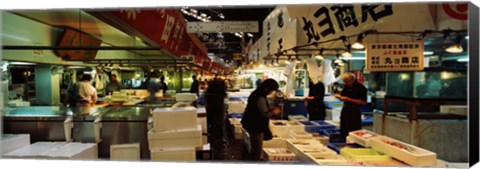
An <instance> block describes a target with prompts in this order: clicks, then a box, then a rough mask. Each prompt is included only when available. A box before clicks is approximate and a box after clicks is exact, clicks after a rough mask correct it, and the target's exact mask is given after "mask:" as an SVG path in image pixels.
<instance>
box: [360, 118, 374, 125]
mask: <svg viewBox="0 0 480 169" xmlns="http://www.w3.org/2000/svg"><path fill="white" fill-rule="evenodd" d="M372 124H373V117H365V118H363V119H362V125H372Z"/></svg>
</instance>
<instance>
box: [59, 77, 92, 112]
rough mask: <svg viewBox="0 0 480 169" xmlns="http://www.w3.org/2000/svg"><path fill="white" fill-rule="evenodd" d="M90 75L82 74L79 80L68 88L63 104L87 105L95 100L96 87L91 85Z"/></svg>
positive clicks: (72, 105) (71, 105) (90, 104)
mask: <svg viewBox="0 0 480 169" xmlns="http://www.w3.org/2000/svg"><path fill="white" fill-rule="evenodd" d="M91 82H92V76H91V75H89V74H84V75H83V76H82V79H81V81H80V82H77V83H74V84H73V85H71V86H70V87H69V88H68V93H67V97H66V98H65V101H64V103H63V105H65V106H70V107H88V106H93V105H95V103H96V102H97V89H95V87H93V86H92V84H91Z"/></svg>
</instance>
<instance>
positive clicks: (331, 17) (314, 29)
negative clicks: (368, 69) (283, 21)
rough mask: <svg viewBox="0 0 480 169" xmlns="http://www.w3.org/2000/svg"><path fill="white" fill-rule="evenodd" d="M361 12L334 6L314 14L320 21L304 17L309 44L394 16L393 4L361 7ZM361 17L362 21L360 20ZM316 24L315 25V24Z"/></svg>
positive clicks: (353, 8) (321, 9)
mask: <svg viewBox="0 0 480 169" xmlns="http://www.w3.org/2000/svg"><path fill="white" fill-rule="evenodd" d="M360 9H361V10H355V6H351V5H350V6H349V5H332V6H330V7H329V8H328V7H325V6H324V7H321V8H319V9H318V10H317V11H315V12H314V13H313V16H314V17H315V18H317V19H319V20H318V21H316V22H315V21H313V22H312V21H311V20H308V19H307V18H308V17H302V22H303V27H302V29H303V31H304V33H305V36H306V37H307V42H308V43H311V42H313V41H320V40H321V37H327V36H329V35H335V34H336V33H337V32H343V31H345V30H346V28H348V27H355V28H357V27H359V26H361V24H360V22H361V23H362V24H363V23H365V22H367V21H368V19H369V18H371V19H372V20H373V21H375V22H376V21H378V20H379V19H382V18H384V17H388V16H390V15H393V13H394V11H393V9H392V5H391V4H383V5H380V4H375V5H369V4H365V5H361V8H360ZM360 17H361V21H359V18H360ZM314 22H315V23H314ZM335 26H336V27H335Z"/></svg>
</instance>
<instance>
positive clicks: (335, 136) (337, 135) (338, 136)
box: [319, 128, 346, 143]
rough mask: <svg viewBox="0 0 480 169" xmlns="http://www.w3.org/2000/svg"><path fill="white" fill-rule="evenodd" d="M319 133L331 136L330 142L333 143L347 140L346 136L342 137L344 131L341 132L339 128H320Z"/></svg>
mask: <svg viewBox="0 0 480 169" xmlns="http://www.w3.org/2000/svg"><path fill="white" fill-rule="evenodd" d="M319 133H320V134H321V135H324V136H327V137H328V138H329V142H331V143H344V142H345V141H346V140H345V138H344V137H342V133H341V132H340V129H339V128H331V129H323V130H320V131H319Z"/></svg>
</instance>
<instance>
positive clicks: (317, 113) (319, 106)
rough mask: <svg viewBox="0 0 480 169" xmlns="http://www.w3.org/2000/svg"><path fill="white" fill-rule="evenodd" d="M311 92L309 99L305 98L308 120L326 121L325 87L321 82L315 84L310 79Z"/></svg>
mask: <svg viewBox="0 0 480 169" xmlns="http://www.w3.org/2000/svg"><path fill="white" fill-rule="evenodd" d="M310 82H311V83H310V90H309V92H308V97H306V98H305V100H306V104H307V111H308V119H309V120H310V121H312V120H325V115H326V113H325V104H324V103H323V98H324V97H325V86H324V85H323V83H322V82H321V81H318V82H317V83H316V84H313V82H312V80H311V79H310Z"/></svg>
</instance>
